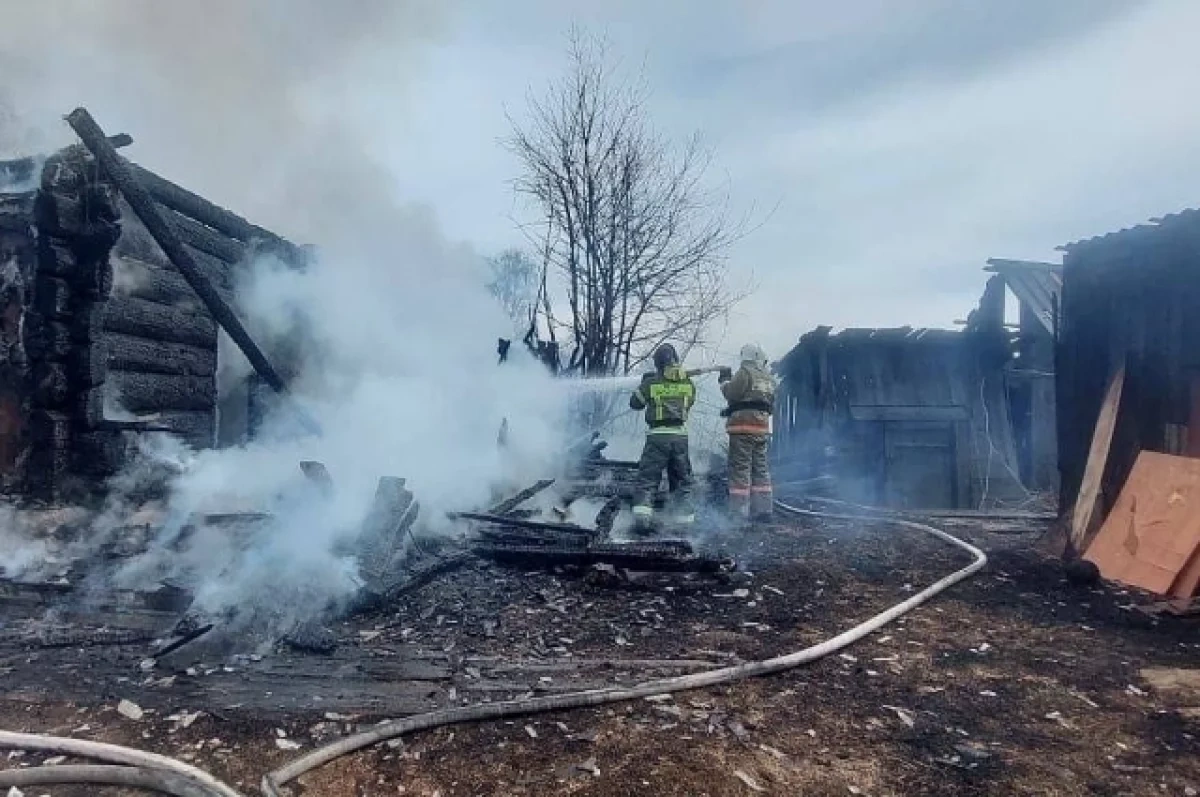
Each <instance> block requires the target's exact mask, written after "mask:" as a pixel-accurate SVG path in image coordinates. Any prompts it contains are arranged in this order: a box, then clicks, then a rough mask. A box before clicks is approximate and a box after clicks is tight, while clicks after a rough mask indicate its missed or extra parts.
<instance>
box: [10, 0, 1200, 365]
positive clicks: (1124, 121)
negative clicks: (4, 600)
mask: <svg viewBox="0 0 1200 797" xmlns="http://www.w3.org/2000/svg"><path fill="white" fill-rule="evenodd" d="M281 1H282V0H255V2H253V3H249V4H243V5H237V4H231V3H229V2H222V3H215V4H188V6H187V7H191V8H198V7H201V6H202V7H203V8H204V9H212V10H211V11H205V12H204V15H203V18H201V17H196V18H193V19H191V20H190V21H187V23H186V24H181V23H180V22H179V20H178V19H170V20H158V21H154V20H150V21H147V22H145V30H133V29H130V27H129V26H128V25H126V24H120V25H117V24H113V25H112V26H110V28H109V29H106V30H105V33H104V36H103V37H100V36H99V35H98V34H97V33H96V32H95V30H94V27H95V26H94V25H93V26H92V27H88V28H87V29H86V30H85V29H83V27H80V23H79V22H78V21H77V20H75V19H74V17H72V15H71V14H69V13H67V12H66V9H68V8H69V7H72V6H73V7H74V8H76V9H78V8H80V7H81V6H79V4H78V3H74V4H72V3H70V2H68V0H44V2H42V3H39V4H27V3H26V2H25V0H0V9H2V10H3V13H4V17H3V18H6V19H10V20H11V19H14V18H17V17H19V15H21V14H25V13H29V14H31V15H33V16H36V17H37V19H36V20H34V21H35V22H36V23H37V26H40V27H36V29H29V28H22V27H20V26H17V25H6V26H5V27H6V28H7V29H8V30H9V31H10V33H9V34H0V99H3V98H4V96H5V94H4V89H5V88H6V87H5V85H4V83H3V81H5V80H8V81H12V85H10V86H8V87H7V88H8V89H10V92H9V96H10V98H11V97H13V96H15V97H16V100H15V101H13V100H11V99H10V102H9V103H8V105H7V106H5V105H3V104H0V111H4V109H5V108H7V109H8V110H7V114H8V119H9V121H10V122H11V120H12V118H13V117H14V116H15V117H16V118H18V119H19V120H21V121H22V122H24V123H25V124H26V125H28V124H29V122H30V120H31V119H34V120H40V121H41V122H44V123H41V124H36V125H34V127H35V128H36V129H37V131H38V135H33V134H29V135H24V136H21V137H14V136H12V135H9V136H8V139H7V140H6V138H5V135H4V131H3V129H0V146H2V145H7V146H9V148H12V147H15V146H25V147H28V146H31V145H32V144H33V143H34V142H37V143H41V142H42V140H43V135H42V134H45V133H46V131H47V130H51V131H52V130H53V127H54V124H58V125H59V127H61V123H59V122H58V119H59V118H60V117H61V115H62V114H64V113H65V112H66V111H68V110H70V107H73V106H74V105H75V104H89V107H91V108H93V110H94V112H95V113H96V115H97V117H98V119H99V120H100V121H101V123H102V124H105V123H107V124H108V126H109V127H110V128H112V129H124V130H126V131H127V132H129V133H131V134H133V135H134V138H135V139H136V141H137V144H136V145H135V146H136V157H137V158H138V159H139V160H141V161H142V162H143V163H145V164H146V165H148V166H150V167H151V168H154V169H156V170H157V171H160V172H161V173H163V174H165V175H167V176H169V177H173V178H175V179H177V180H179V181H180V182H183V183H184V184H185V185H188V186H189V187H191V188H194V189H196V190H198V191H201V192H202V193H205V194H206V195H208V196H211V197H212V198H213V199H215V200H217V201H219V202H222V203H223V204H226V205H228V206H230V207H232V208H234V209H235V210H239V211H241V212H243V213H245V214H246V215H249V216H251V217H253V218H254V219H255V220H256V221H261V222H262V223H266V224H276V225H279V226H281V227H282V228H283V229H284V231H285V232H287V233H288V234H290V235H291V236H292V237H295V238H297V239H299V240H305V239H306V234H305V233H306V232H307V231H308V230H310V229H313V228H311V227H306V226H305V224H304V223H300V220H298V219H297V218H295V217H289V216H288V215H287V214H286V213H283V212H281V210H280V208H279V207H278V204H279V196H280V185H281V183H286V184H287V187H288V190H289V191H305V192H310V193H311V192H316V193H320V192H321V191H322V190H323V189H322V186H324V185H332V184H333V183H334V182H336V181H332V182H331V181H329V180H325V179H323V178H322V175H323V174H329V173H330V172H331V171H333V170H343V169H350V168H353V169H363V168H366V167H365V166H364V163H365V162H366V161H365V160H364V159H357V160H354V161H353V162H352V163H351V162H349V161H348V160H347V159H345V158H343V159H340V160H339V158H337V157H336V155H337V151H338V150H339V149H340V150H347V149H355V150H362V151H364V152H366V153H369V155H370V157H369V159H368V160H369V162H370V168H371V169H374V170H377V173H378V175H379V176H380V178H381V179H382V180H383V181H385V182H387V183H388V184H389V185H390V187H391V190H393V191H394V192H395V194H396V196H397V197H399V198H400V199H402V200H403V202H404V203H405V207H406V208H407V210H406V213H407V217H408V223H407V225H408V228H409V230H410V231H416V234H418V235H422V236H425V237H427V238H428V239H429V240H428V241H426V243H425V244H424V245H423V247H424V249H437V250H438V251H439V252H442V253H444V252H447V251H451V252H464V251H471V252H474V253H476V254H479V255H489V254H493V253H495V252H498V251H500V250H502V249H504V248H507V247H509V246H513V245H520V244H522V243H523V240H524V239H523V237H522V236H521V234H520V233H519V232H518V231H517V229H516V225H515V221H514V220H515V219H517V218H520V216H521V214H522V213H523V212H524V211H523V208H522V207H521V206H519V205H518V204H516V203H515V201H514V196H513V192H512V187H511V184H510V181H511V180H512V179H513V178H514V177H515V176H516V170H517V168H518V167H517V163H516V161H515V159H514V158H513V156H512V155H511V154H510V153H508V152H507V151H506V150H505V149H504V148H503V147H502V146H501V143H500V142H501V140H502V139H503V138H504V137H505V135H506V134H507V133H508V131H509V117H510V116H511V117H513V118H515V119H517V120H520V119H521V118H522V114H523V112H524V109H525V107H526V100H527V98H528V96H529V94H530V92H533V93H537V92H538V91H540V90H542V89H543V88H544V87H545V86H546V84H547V82H548V81H550V80H551V79H553V78H556V77H558V76H559V75H561V74H562V71H563V69H564V68H565V48H566V32H567V30H568V29H569V27H570V26H571V25H572V24H580V25H582V26H584V27H586V28H587V29H589V30H591V31H594V32H597V33H601V34H604V35H605V36H607V38H608V40H609V42H610V46H611V48H612V50H613V52H614V53H616V54H617V55H618V56H619V57H621V58H622V59H623V60H624V61H625V62H627V63H628V64H630V65H631V66H637V65H644V70H645V76H646V78H647V81H648V84H649V88H650V90H651V92H652V94H651V101H650V110H651V113H652V114H653V121H654V123H655V124H656V125H657V126H658V127H659V128H660V129H661V130H662V131H664V132H665V133H667V134H669V135H671V136H676V137H679V138H682V137H685V136H687V135H689V134H691V133H693V132H697V131H698V132H700V133H701V134H702V135H703V137H704V140H705V142H706V143H707V144H708V145H709V146H711V148H712V149H713V152H714V159H715V160H714V173H713V179H714V181H715V183H714V184H716V185H719V186H720V187H721V188H726V189H728V191H729V195H730V202H731V208H732V209H733V211H734V212H735V213H739V214H740V213H748V214H750V217H751V218H752V219H753V225H752V229H751V232H750V234H749V235H747V236H746V237H745V238H743V239H742V240H740V241H739V242H738V243H737V244H736V246H735V247H734V248H733V249H732V250H731V251H730V253H729V254H730V261H729V267H730V279H731V281H732V282H733V284H735V285H737V286H743V287H748V288H751V289H752V292H751V293H750V295H749V296H748V297H747V298H746V299H745V300H744V301H743V302H742V303H741V304H740V305H739V306H738V307H737V308H736V310H735V311H734V313H733V315H732V317H731V318H730V320H729V324H728V325H727V328H726V329H725V330H724V331H723V332H722V337H721V338H720V342H721V343H722V344H723V348H724V349H725V350H727V351H736V350H737V348H738V347H740V345H741V344H742V343H744V342H747V341H755V342H758V343H759V344H760V345H762V346H763V347H764V348H765V349H766V350H767V352H768V354H770V355H772V356H774V357H778V356H781V355H782V354H783V353H784V352H785V351H786V350H787V349H788V348H790V346H792V345H793V344H794V343H795V341H796V339H797V338H798V337H799V336H800V335H801V334H803V333H804V332H805V331H807V330H810V329H812V328H813V327H815V326H818V325H823V324H827V325H831V326H835V327H845V326H900V325H911V326H941V327H948V326H952V325H953V322H954V320H955V319H960V318H964V317H965V316H966V314H967V313H968V312H969V311H970V310H971V309H972V307H973V306H974V305H975V303H976V301H977V299H978V296H979V294H980V292H981V291H982V288H983V283H984V281H985V279H986V276H987V275H986V274H984V273H983V272H982V268H983V266H984V265H985V261H986V259H987V258H988V257H1008V258H1027V259H1038V260H1052V261H1057V260H1058V259H1059V257H1060V255H1059V253H1056V252H1055V247H1056V246H1057V245H1059V244H1062V243H1065V242H1068V241H1071V240H1075V239H1078V238H1082V237H1088V236H1091V235H1096V234H1101V233H1104V232H1107V231H1110V230H1114V229H1119V228H1121V227H1124V226H1129V225H1132V224H1136V223H1139V222H1142V221H1144V220H1145V219H1147V218H1149V217H1153V216H1156V215H1161V214H1164V213H1169V212H1173V211H1176V210H1179V209H1181V208H1183V207H1187V206H1192V205H1196V204H1198V203H1200V197H1198V196H1197V194H1198V193H1200V189H1198V188H1197V186H1196V184H1195V174H1196V173H1197V170H1198V169H1200V103H1197V102H1196V101H1195V98H1196V97H1197V96H1200V50H1198V49H1197V48H1195V47H1194V41H1193V39H1194V37H1193V36H1192V32H1194V31H1196V30H1200V3H1195V2H1192V0H1053V2H1045V0H992V1H991V2H985V1H984V0H978V2H961V0H903V2H900V1H899V0H843V2H837V3H830V2H825V1H824V0H790V1H789V0H704V2H702V3H698V2H695V0H692V2H685V1H684V0H660V1H659V2H633V1H632V0H605V2H597V1H596V0H590V1H587V2H585V0H444V1H443V2H437V3H434V2H428V3H421V2H412V3H401V2H399V0H397V2H393V3H388V2H380V1H378V0H364V1H363V2H361V3H358V4H353V8H354V12H355V13H353V14H342V13H341V12H337V13H335V12H334V11H331V10H330V9H333V8H334V7H335V6H334V5H333V4H321V3H316V2H311V1H308V2H299V3H295V4H288V5H280V4H281ZM134 4H135V0H98V1H97V2H95V3H94V4H91V5H88V13H91V14H95V13H102V12H103V10H104V9H106V8H117V7H121V8H126V9H127V8H130V7H132V5H134ZM142 5H143V7H145V6H146V4H145V3H144V2H143V3H142ZM34 6H37V8H38V11H37V12H36V14H35V13H34V12H32V11H30V10H29V9H32V8H33V7H34ZM257 7H262V8H267V7H272V8H275V10H276V11H278V10H279V9H280V8H286V9H291V8H296V9H297V11H296V12H295V13H294V14H293V13H285V14H282V15H279V14H277V15H275V16H271V15H267V14H264V15H260V16H258V17H256V16H255V15H254V14H253V13H251V12H248V11H245V10H243V9H246V8H251V9H254V8H257ZM342 7H345V8H349V7H351V5H350V4H346V5H345V6H342ZM51 8H53V9H61V10H63V11H62V13H60V14H58V15H55V14H51V13H49V12H47V11H46V9H51ZM158 8H162V6H158ZM173 8H174V9H176V10H179V9H181V8H184V7H183V6H178V5H174V6H173ZM401 8H403V12H401V11H398V9H401ZM97 9H99V10H100V11H99V12H98V11H97ZM223 12H227V14H225V15H223ZM197 13H199V12H197ZM150 16H153V15H150ZM167 16H172V17H174V16H177V15H174V14H168V15H167ZM144 18H145V15H141V16H139V17H137V19H138V20H139V24H142V23H141V21H142V20H144ZM279 19H284V20H286V22H284V23H280V22H278V20H279ZM264 20H266V21H267V22H268V23H269V24H266V23H264ZM151 22H154V23H155V24H156V25H157V24H159V23H160V22H161V26H160V27H154V25H151ZM218 22H227V23H228V25H227V26H226V27H222V24H217V23H218ZM168 23H169V24H168ZM73 26H74V27H76V28H78V29H73ZM60 29H62V30H64V31H65V32H64V33H62V34H61V35H58V36H57V37H56V41H58V42H59V48H60V49H58V50H57V51H56V52H57V53H58V55H57V56H56V57H61V58H64V59H65V58H67V57H66V56H65V55H62V54H63V53H66V52H71V53H73V57H75V58H78V59H80V61H81V62H82V66H81V64H77V63H70V64H69V65H70V69H69V70H68V69H66V68H65V67H62V68H59V69H57V73H56V67H55V66H54V65H51V64H48V63H36V64H32V65H31V63H32V62H34V61H36V60H37V59H36V58H34V59H30V58H28V57H26V58H24V59H23V58H22V57H21V56H22V55H25V56H28V55H29V53H28V48H29V47H30V45H29V44H28V42H30V41H36V40H37V36H38V35H45V34H46V33H47V32H48V31H55V32H59V31H60ZM201 29H202V30H201ZM13 31H19V33H20V37H21V40H20V42H18V40H17V39H16V38H13V37H14V36H16V35H17V34H15V33H12V32H13ZM5 35H7V36H8V38H4V36H5ZM151 36H152V37H153V38H152V39H151V38H149V37H151ZM134 37H138V38H137V44H136V46H133V47H126V46H124V45H128V44H129V43H130V42H131V41H133V39H134ZM148 41H152V42H153V45H154V49H156V50H157V57H158V59H159V60H157V61H155V62H154V63H155V64H156V68H155V69H149V70H145V69H143V70H141V71H137V70H134V69H131V65H132V64H133V63H135V62H134V61H133V60H131V59H133V55H132V54H131V53H130V50H133V51H137V50H139V48H144V47H146V46H147V45H146V42H148ZM22 48H26V49H25V51H24V52H22ZM259 50H261V51H263V52H265V53H267V54H268V55H270V57H268V56H267V55H263V54H262V53H260V52H259ZM280 53H283V54H285V56H286V57H285V58H284V62H281V61H280V59H279V58H278V57H276V56H278V54H280ZM6 58H7V59H8V60H7V61H6V60H5V59H6ZM68 60H69V59H68ZM14 64H15V65H16V66H17V67H20V68H18V69H15V70H14V69H13V68H12V67H13V66H14ZM5 67H6V68H5ZM276 72H286V73H287V75H288V80H287V81H284V82H283V84H281V85H283V88H278V87H277V86H276V85H275V84H274V83H273V82H272V79H273V78H275V77H277V75H276ZM5 75H7V76H8V77H5ZM14 76H16V77H14ZM35 77H36V78H37V80H34V79H33V78H35ZM51 78H53V79H51ZM18 79H24V81H25V89H26V90H21V88H20V87H19V86H16V83H15V81H16V80H18ZM102 81H105V82H102ZM30 86H36V87H37V91H36V92H33V91H30V90H28V89H29V87H30ZM106 87H107V88H106ZM281 97H286V98H287V101H288V104H287V109H288V111H289V113H290V112H294V111H295V106H303V107H304V108H305V113H306V114H308V115H309V117H310V118H317V119H321V120H326V121H328V122H329V124H328V126H327V130H326V131H325V132H326V135H324V136H323V137H321V136H312V135H306V136H305V138H304V140H303V141H302V142H301V143H302V144H303V146H304V147H305V148H306V149H304V151H302V152H301V151H294V152H290V153H289V156H288V158H287V159H286V160H278V161H273V160H272V159H271V158H270V157H268V156H267V150H269V149H277V148H286V147H288V146H289V145H290V143H289V135H288V133H289V124H290V122H291V118H290V116H289V115H288V114H285V113H283V112H282V111H281V108H282V107H283V103H282V101H281V99H280V98H281ZM185 103H190V105H189V106H188V107H190V108H191V110H192V111H193V113H190V114H183V113H181V112H180V110H179V109H180V107H181V106H182V105H184V104H185ZM13 109H15V110H13ZM248 115H249V116H248ZM251 117H253V121H251V120H250V119H251ZM5 119H6V117H5V115H4V114H3V113H0V128H2V127H3V124H4V122H5ZM264 121H267V122H270V124H264V123H263V122H264ZM11 127H12V125H10V128H11ZM13 129H15V128H13ZM60 132H61V131H60ZM68 132H69V131H68ZM310 132H311V131H310ZM292 146H293V149H295V148H297V147H299V146H300V144H295V145H292ZM323 153H328V154H329V160H328V161H326V160H325V156H324V154H323ZM215 155H219V157H214V156H215ZM306 159H307V160H306ZM297 162H307V163H311V164H312V165H313V166H312V174H311V175H310V179H309V180H308V182H307V183H306V184H304V185H302V186H301V185H296V184H295V181H294V180H291V179H289V180H287V181H284V180H282V178H280V177H279V175H278V173H277V171H278V169H279V168H280V164H282V163H286V164H287V166H288V167H289V168H294V167H295V164H296V163H297ZM271 169H275V170H276V172H271V171H270V170H271ZM272 175H273V176H274V179H273V180H272ZM360 182H361V181H348V182H347V184H359V183H360ZM264 186H267V187H264ZM328 201H329V203H330V204H332V203H335V202H336V203H340V204H342V205H346V204H352V203H353V197H347V196H344V195H338V194H336V192H334V191H333V190H332V189H330V196H329V197H328ZM313 218H314V217H313V216H311V215H310V216H309V217H308V218H307V221H308V222H312V221H313Z"/></svg>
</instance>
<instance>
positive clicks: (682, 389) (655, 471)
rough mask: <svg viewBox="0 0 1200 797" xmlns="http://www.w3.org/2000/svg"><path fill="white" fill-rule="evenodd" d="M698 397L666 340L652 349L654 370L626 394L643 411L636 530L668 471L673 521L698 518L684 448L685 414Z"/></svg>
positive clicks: (649, 515)
mask: <svg viewBox="0 0 1200 797" xmlns="http://www.w3.org/2000/svg"><path fill="white" fill-rule="evenodd" d="M695 403H696V386H695V385H694V384H693V383H692V380H691V378H690V377H689V376H688V375H687V372H685V371H684V370H683V367H682V366H681V365H680V364H679V355H678V354H676V353H675V348H674V347H673V346H671V345H669V344H664V345H662V346H660V347H659V348H658V350H657V351H655V352H654V371H653V372H652V373H648V374H646V375H645V376H643V377H642V382H641V384H640V385H638V388H637V390H635V391H634V392H633V395H632V396H630V397H629V406H630V408H631V409H634V410H645V411H646V425H647V426H648V427H649V429H648V430H647V432H646V445H645V448H643V450H642V457H641V460H640V461H639V462H638V495H637V498H636V499H635V502H634V505H633V520H634V524H635V526H636V527H637V528H638V530H639V531H643V532H644V531H648V530H649V529H650V527H651V525H652V523H653V520H654V496H655V494H657V492H658V485H659V483H660V482H661V481H662V474H663V471H664V470H665V471H666V472H667V485H668V489H669V490H670V493H671V497H672V499H673V501H674V503H675V504H676V507H675V512H676V517H675V521H676V522H677V523H678V524H680V525H684V526H686V525H690V524H691V523H693V522H694V521H695V519H696V515H695V509H694V508H693V507H692V483H693V477H692V461H691V458H690V456H689V454H688V429H687V419H688V415H689V413H690V412H691V410H692V405H694V404H695Z"/></svg>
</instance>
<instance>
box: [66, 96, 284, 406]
mask: <svg viewBox="0 0 1200 797" xmlns="http://www.w3.org/2000/svg"><path fill="white" fill-rule="evenodd" d="M67 122H68V124H70V125H71V127H72V128H73V129H74V130H75V132H76V133H77V134H78V135H79V137H80V138H81V139H82V140H83V143H84V145H85V146H86V147H87V148H88V149H89V150H90V151H91V153H92V154H93V155H94V156H95V157H96V160H97V161H99V163H100V166H101V168H103V170H104V171H105V172H106V173H107V174H108V176H109V177H110V178H111V179H112V181H113V182H114V183H115V184H116V185H117V187H118V188H119V189H120V191H121V193H122V194H124V195H125V198H126V199H127V200H128V201H129V204H130V205H131V206H132V207H133V210H134V212H135V213H137V215H138V218H140V219H141V220H142V223H143V224H145V225H146V229H147V230H149V231H150V234H151V235H153V236H154V240H155V241H156V242H157V243H158V245H159V246H160V247H162V250H163V252H164V253H166V255H167V257H169V258H170V259H171V262H172V263H173V264H174V265H175V267H176V268H177V269H179V273H181V274H182V275H183V276H184V278H185V279H186V280H187V281H188V284H189V285H191V286H192V288H193V289H194V290H195V291H196V294H197V295H198V296H199V297H200V298H201V299H202V300H203V301H204V305H205V307H207V308H208V311H209V312H210V313H211V314H212V316H213V318H214V319H215V320H216V321H217V323H219V324H220V325H221V328H222V329H224V330H225V331H226V332H228V333H229V336H230V337H231V338H232V339H233V341H234V342H235V343H236V344H237V345H238V347H239V348H240V349H241V350H242V353H243V354H245V355H246V359H248V360H249V361H250V364H251V365H252V366H254V370H255V371H256V372H258V374H259V375H260V376H261V377H262V378H263V379H264V381H266V382H267V384H269V385H270V386H271V387H272V388H273V389H274V390H275V391H276V392H279V393H285V392H287V386H286V385H285V383H284V381H283V379H282V378H281V377H280V376H279V373H278V372H277V371H276V370H275V368H274V367H273V366H272V365H271V362H270V361H269V360H268V359H267V357H266V355H264V354H263V352H262V350H261V349H260V348H259V347H258V345H257V344H256V343H255V342H254V340H253V338H251V337H250V333H249V332H247V331H246V328H245V326H243V325H242V322H241V321H240V320H239V319H238V317H237V315H236V314H235V313H234V312H233V309H232V308H231V307H230V306H229V305H228V304H227V303H226V302H225V301H224V300H223V299H222V298H221V296H220V295H219V294H218V293H217V292H216V290H215V289H214V288H213V286H212V283H211V282H210V281H209V280H208V279H207V277H206V276H205V275H204V273H203V272H202V271H201V270H200V268H199V267H198V266H197V265H196V262H195V261H194V260H193V259H192V257H191V256H190V255H189V254H188V252H187V250H186V249H185V248H184V246H183V241H182V240H181V238H180V236H179V235H178V234H177V233H176V230H175V229H173V228H172V227H171V224H170V222H169V221H167V219H165V218H164V217H163V214H161V213H159V212H158V207H157V206H156V205H155V204H154V200H153V199H152V198H151V196H150V194H149V193H147V192H146V189H145V188H144V187H143V186H142V185H141V183H139V182H138V180H137V178H136V177H135V176H134V175H133V173H132V172H130V170H129V168H128V166H127V165H126V163H125V162H124V160H123V159H122V158H121V156H119V155H118V154H117V153H116V150H114V149H113V148H112V145H111V144H109V143H108V140H107V139H106V138H105V137H104V131H103V130H101V129H100V126H99V125H97V124H96V121H95V120H94V119H93V118H92V117H91V114H89V113H88V112H87V111H86V110H85V109H83V108H76V109H75V110H74V111H72V112H71V113H70V114H69V115H68V116H67ZM172 212H174V211H172ZM177 215H178V214H177ZM181 218H182V217H181ZM196 224H197V226H199V227H201V228H203V229H204V230H208V228H207V227H204V226H203V225H201V224H199V223H198V222H197V223H196ZM210 232H211V231H210ZM213 236H214V237H216V238H219V239H220V240H222V241H224V242H226V243H230V244H232V243H233V242H232V241H230V239H228V238H223V237H221V236H219V235H217V234H216V233H213ZM193 243H194V242H193ZM234 245H235V246H237V248H238V249H239V253H238V255H237V257H236V259H237V260H240V259H241V257H242V255H243V254H244V252H242V251H240V250H241V247H240V246H239V245H236V244H234ZM197 248H201V249H203V247H202V246H199V245H198V244H197ZM219 256H220V255H219V254H218V257H219Z"/></svg>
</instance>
